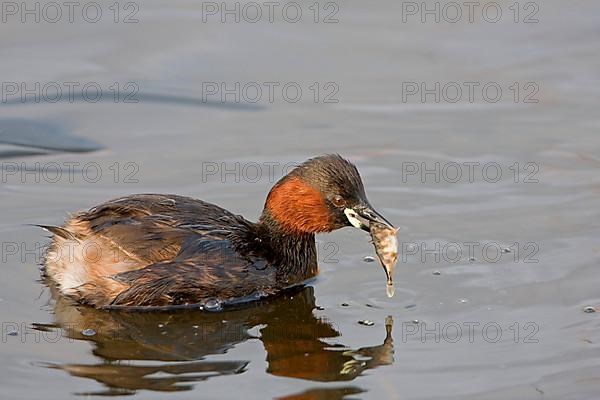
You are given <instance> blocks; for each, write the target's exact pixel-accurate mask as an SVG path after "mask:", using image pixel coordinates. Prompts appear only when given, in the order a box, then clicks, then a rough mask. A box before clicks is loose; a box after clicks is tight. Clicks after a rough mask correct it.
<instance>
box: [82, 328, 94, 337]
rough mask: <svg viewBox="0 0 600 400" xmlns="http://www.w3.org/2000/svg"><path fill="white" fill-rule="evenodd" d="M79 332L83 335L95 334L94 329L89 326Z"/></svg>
mask: <svg viewBox="0 0 600 400" xmlns="http://www.w3.org/2000/svg"><path fill="white" fill-rule="evenodd" d="M81 334H82V335H83V336H95V335H96V331H95V330H93V329H91V328H88V329H84V330H82V331H81Z"/></svg>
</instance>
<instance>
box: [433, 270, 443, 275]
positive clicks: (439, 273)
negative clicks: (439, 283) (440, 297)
mask: <svg viewBox="0 0 600 400" xmlns="http://www.w3.org/2000/svg"><path fill="white" fill-rule="evenodd" d="M441 274H442V273H441V272H440V271H433V275H436V276H438V275H441Z"/></svg>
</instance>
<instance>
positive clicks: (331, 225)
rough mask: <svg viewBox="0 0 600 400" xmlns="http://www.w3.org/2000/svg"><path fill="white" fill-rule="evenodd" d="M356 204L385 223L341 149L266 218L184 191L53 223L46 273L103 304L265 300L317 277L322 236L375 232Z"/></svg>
mask: <svg viewBox="0 0 600 400" xmlns="http://www.w3.org/2000/svg"><path fill="white" fill-rule="evenodd" d="M353 207H354V208H355V209H356V210H357V212H358V213H359V214H360V213H361V212H362V211H361V210H366V211H365V212H364V213H363V214H365V218H366V219H365V221H367V220H375V219H377V220H378V221H380V222H381V221H382V218H381V217H380V216H379V215H378V214H377V213H375V212H374V211H373V210H372V209H371V208H370V206H369V205H368V202H367V200H366V197H365V194H364V189H363V185H362V182H361V179H360V176H359V174H358V171H357V170H356V167H354V166H353V165H352V164H350V163H349V162H348V161H346V160H344V159H343V158H341V157H340V156H337V155H328V156H322V157H317V158H314V159H311V160H308V161H307V162H305V163H304V164H302V165H301V166H299V167H298V168H296V169H295V170H293V171H292V172H291V173H290V174H288V175H287V176H285V177H284V178H282V179H281V180H280V181H279V182H278V183H277V184H276V185H275V186H274V187H273V189H272V190H271V192H270V193H269V196H268V197H267V201H266V203H265V209H264V211H263V214H262V216H261V218H260V220H259V221H258V222H256V223H253V222H250V221H247V220H246V219H244V218H243V217H241V216H239V215H234V214H232V213H231V212H229V211H227V210H225V209H223V208H221V207H218V206H216V205H214V204H210V203H206V202H204V201H201V200H195V199H192V198H188V197H183V196H176V195H159V194H142V195H133V196H128V197H123V198H119V199H116V200H112V201H109V202H106V203H104V204H101V205H99V206H97V207H94V208H92V209H91V210H89V211H86V212H82V213H79V214H77V215H75V216H73V217H72V218H70V219H69V220H68V221H67V223H66V224H65V225H64V226H63V227H60V228H59V227H45V228H46V229H48V230H50V231H51V232H52V233H54V234H55V236H54V240H53V243H52V244H51V246H50V248H49V250H48V253H47V261H46V268H45V271H46V274H47V276H48V277H49V278H51V279H52V280H54V281H55V282H56V283H57V285H58V287H59V289H60V291H61V292H62V293H63V294H64V295H67V296H69V297H71V298H74V299H75V300H77V301H79V302H82V303H86V304H90V305H93V306H97V307H119V306H136V307H147V306H173V305H191V304H205V305H206V304H217V305H218V304H223V303H230V302H237V301H243V300H251V299H256V298H260V297H264V296H268V295H272V294H275V293H278V292H280V291H281V290H284V289H286V288H288V287H291V286H294V285H298V284H300V283H302V282H303V281H305V280H307V279H309V278H312V277H314V276H315V275H316V274H317V272H318V268H317V254H316V248H315V239H314V234H315V233H318V232H329V231H332V230H334V229H338V228H341V227H343V226H348V225H351V223H352V224H355V226H359V227H361V228H363V229H368V222H365V221H363V222H360V223H359V222H356V221H358V220H356V218H353V219H351V218H350V217H349V216H348V215H347V212H348V210H350V209H353ZM367 211H368V212H367ZM357 218H358V217H357ZM353 220H356V221H354V222H353ZM383 222H384V223H386V222H385V220H383Z"/></svg>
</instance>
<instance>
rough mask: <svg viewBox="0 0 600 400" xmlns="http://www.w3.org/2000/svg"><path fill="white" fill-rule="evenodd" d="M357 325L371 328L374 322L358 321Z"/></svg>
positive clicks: (367, 320)
mask: <svg viewBox="0 0 600 400" xmlns="http://www.w3.org/2000/svg"><path fill="white" fill-rule="evenodd" d="M358 323H359V324H361V325H364V326H373V325H375V322H373V321H371V320H369V319H363V320H360V321H358Z"/></svg>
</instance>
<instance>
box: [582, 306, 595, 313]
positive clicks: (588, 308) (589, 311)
mask: <svg viewBox="0 0 600 400" xmlns="http://www.w3.org/2000/svg"><path fill="white" fill-rule="evenodd" d="M583 312H586V313H595V312H596V308H594V307H592V306H587V307H585V308H584V309H583Z"/></svg>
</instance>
